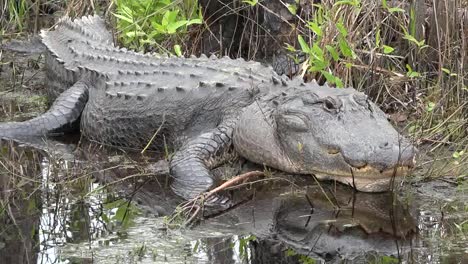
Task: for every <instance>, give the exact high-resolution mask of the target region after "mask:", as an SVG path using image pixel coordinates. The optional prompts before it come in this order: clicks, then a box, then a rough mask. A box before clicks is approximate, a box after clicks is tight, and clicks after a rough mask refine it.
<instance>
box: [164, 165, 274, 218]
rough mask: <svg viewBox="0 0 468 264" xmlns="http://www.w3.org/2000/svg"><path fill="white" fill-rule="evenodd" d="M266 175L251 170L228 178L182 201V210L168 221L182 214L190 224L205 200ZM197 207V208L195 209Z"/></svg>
mask: <svg viewBox="0 0 468 264" xmlns="http://www.w3.org/2000/svg"><path fill="white" fill-rule="evenodd" d="M263 175H265V173H264V172H262V171H250V172H247V173H244V174H240V175H238V176H236V177H234V178H232V179H229V180H227V181H226V182H224V183H223V184H221V185H220V186H218V187H216V188H214V189H212V190H210V191H208V192H205V193H202V194H200V195H198V196H197V197H195V198H193V199H191V200H189V201H187V202H185V203H182V204H181V205H180V206H179V208H181V211H179V212H176V213H175V214H173V216H172V217H171V218H170V220H169V221H168V223H169V224H170V223H172V222H174V221H175V220H176V219H178V216H180V215H181V214H182V215H183V216H184V217H186V218H187V220H186V221H185V222H184V224H183V225H184V226H185V225H188V224H190V223H192V222H193V221H194V220H195V219H196V217H197V216H198V215H199V214H200V212H201V211H202V210H200V209H201V208H202V207H203V206H204V205H203V202H204V201H205V200H206V199H207V198H209V197H211V196H213V195H215V194H216V193H219V192H221V191H223V190H225V189H227V188H232V187H235V186H236V185H240V184H241V183H243V182H245V181H247V180H248V179H250V178H254V177H259V176H263ZM194 209H195V210H194Z"/></svg>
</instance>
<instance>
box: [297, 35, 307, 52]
mask: <svg viewBox="0 0 468 264" xmlns="http://www.w3.org/2000/svg"><path fill="white" fill-rule="evenodd" d="M297 40H298V41H299V45H300V46H301V50H302V51H303V52H304V53H310V48H309V44H307V42H306V41H305V40H304V38H303V37H302V36H301V35H298V36H297Z"/></svg>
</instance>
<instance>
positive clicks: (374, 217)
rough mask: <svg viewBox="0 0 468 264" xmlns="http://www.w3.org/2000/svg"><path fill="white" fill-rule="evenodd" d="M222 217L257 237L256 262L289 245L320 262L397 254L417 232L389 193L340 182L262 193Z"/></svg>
mask: <svg viewBox="0 0 468 264" xmlns="http://www.w3.org/2000/svg"><path fill="white" fill-rule="evenodd" d="M322 187H324V188H325V189H328V188H327V185H324V186H322ZM221 218H226V219H229V218H230V219H231V224H234V225H236V226H237V228H241V229H243V230H245V231H247V232H250V233H253V234H255V235H257V237H259V238H260V239H259V240H258V242H257V246H258V247H257V248H258V250H255V251H254V252H253V255H254V256H255V258H257V259H258V260H259V263H265V262H264V261H266V259H278V256H281V254H280V253H284V252H287V251H286V249H288V248H289V249H290V250H291V249H292V250H293V251H294V252H295V253H296V254H303V255H307V256H311V257H315V258H318V259H325V260H332V259H355V258H356V257H365V256H366V254H365V253H366V252H369V251H374V252H375V253H378V254H384V255H393V256H398V255H399V254H401V252H399V250H401V247H402V246H403V245H405V246H408V241H410V238H411V235H412V234H413V233H414V232H415V231H416V222H415V220H414V219H413V218H412V217H411V215H410V214H409V213H408V210H405V209H404V208H403V206H402V204H400V203H399V202H398V201H397V200H394V199H393V197H392V195H391V194H390V193H382V194H368V193H353V192H351V191H350V189H349V188H346V187H343V186H336V189H334V190H333V192H331V191H325V192H324V191H322V188H320V187H318V186H311V187H309V188H307V189H306V190H305V191H299V192H293V193H291V192H290V190H287V189H284V188H283V190H274V191H273V192H269V193H262V194H260V195H258V196H257V197H256V199H255V200H254V201H252V202H250V203H249V204H246V205H245V206H242V207H241V208H239V209H236V210H234V211H233V212H229V213H227V214H225V215H223V216H222V217H221ZM215 221H219V220H215ZM405 241H406V242H405ZM272 244H274V245H275V246H272ZM406 248H408V247H406ZM279 249H281V250H279ZM270 254H271V255H270ZM282 257H283V258H284V257H286V256H282ZM260 260H261V261H260ZM287 261H290V259H289V260H287ZM285 263H286V262H285Z"/></svg>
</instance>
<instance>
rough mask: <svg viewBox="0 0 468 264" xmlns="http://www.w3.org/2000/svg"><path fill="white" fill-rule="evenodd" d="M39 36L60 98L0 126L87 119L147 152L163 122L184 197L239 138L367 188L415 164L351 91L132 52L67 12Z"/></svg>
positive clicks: (89, 133)
mask: <svg viewBox="0 0 468 264" xmlns="http://www.w3.org/2000/svg"><path fill="white" fill-rule="evenodd" d="M41 36H42V41H43V43H44V44H45V46H46V47H47V52H46V55H47V56H46V58H47V59H46V69H45V70H46V75H47V80H48V82H47V85H48V87H49V90H50V92H51V95H52V96H54V95H55V96H57V95H59V94H60V93H61V95H60V96H59V97H58V98H57V100H56V101H55V103H54V105H53V106H52V108H51V109H50V110H49V111H48V112H46V113H45V114H43V115H41V116H39V117H37V118H35V119H32V120H29V121H25V122H21V123H4V124H0V137H4V138H15V137H18V136H23V137H24V136H44V135H51V134H55V133H63V132H66V131H67V130H69V129H70V128H72V127H73V126H72V124H74V123H76V122H78V121H79V122H80V129H81V132H82V134H83V135H84V136H86V137H87V138H89V139H91V140H93V141H98V142H101V143H103V144H109V145H114V146H121V147H129V148H139V149H142V148H143V147H145V146H146V145H147V144H148V142H149V141H150V139H151V138H152V136H153V135H154V134H155V132H156V131H158V134H157V136H156V138H155V140H154V141H152V143H151V146H152V147H153V148H161V147H162V146H163V144H164V143H167V144H169V146H170V147H172V148H173V149H176V152H175V153H174V155H173V157H172V160H171V164H170V169H171V174H172V176H173V177H174V181H173V184H172V188H173V190H174V192H175V193H176V194H178V195H180V196H182V197H183V198H185V199H190V198H193V197H195V196H196V195H198V194H200V193H201V192H203V191H206V190H207V189H209V188H210V187H212V186H213V177H212V175H211V172H210V170H211V168H212V167H213V166H215V165H216V164H217V163H218V162H220V161H222V160H223V156H224V153H226V151H227V150H229V149H231V148H232V147H233V149H234V150H235V151H236V152H237V153H238V154H240V155H241V156H243V157H245V158H247V159H249V160H251V161H253V162H256V163H260V164H265V165H267V166H270V167H273V168H276V169H280V170H283V171H286V172H290V173H301V174H315V175H316V176H317V177H318V178H319V179H331V180H337V181H340V182H343V183H347V184H351V185H352V186H354V187H355V188H356V189H358V190H362V191H370V192H374V191H385V190H388V189H389V188H391V184H390V183H391V182H393V181H392V180H391V179H392V176H394V175H395V176H397V177H400V176H404V175H405V174H406V172H407V171H408V169H409V168H411V167H412V166H413V164H414V156H415V149H414V147H413V146H412V145H411V144H410V143H409V142H408V141H407V140H406V139H404V138H402V137H401V136H400V135H399V134H398V132H397V131H396V130H395V129H394V128H393V127H392V126H391V125H390V124H389V123H388V121H387V119H386V117H385V115H384V113H383V112H382V111H381V110H380V109H379V108H378V107H377V106H375V104H374V103H372V102H371V101H370V100H368V99H367V97H366V96H365V95H364V94H362V93H360V92H357V91H356V90H354V89H352V88H347V89H335V88H330V87H328V86H320V85H318V84H317V83H307V84H304V83H303V82H302V81H301V80H289V79H288V78H286V77H280V76H278V75H277V74H276V73H275V72H273V70H272V69H271V67H265V66H263V65H261V64H259V63H257V62H246V61H244V60H242V59H240V60H232V59H229V58H221V59H217V58H214V57H210V58H207V57H206V56H201V57H199V58H196V57H191V58H176V57H161V56H159V55H156V54H140V53H135V52H132V51H127V50H126V49H120V48H117V47H114V46H113V44H112V39H111V35H110V34H109V32H108V31H107V30H106V29H105V26H104V22H103V21H102V20H101V19H100V18H99V17H97V16H90V17H83V18H81V19H76V20H74V21H71V20H70V19H69V18H63V19H61V20H60V21H59V23H58V24H57V26H56V27H55V30H53V31H42V33H41ZM80 113H81V116H80Z"/></svg>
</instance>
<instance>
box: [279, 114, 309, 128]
mask: <svg viewBox="0 0 468 264" xmlns="http://www.w3.org/2000/svg"><path fill="white" fill-rule="evenodd" d="M277 122H278V124H279V125H282V126H286V127H288V128H291V129H292V130H295V131H298V132H305V131H308V130H309V126H308V125H307V123H306V122H305V121H304V119H303V118H301V117H299V116H297V115H291V114H283V115H280V116H278V118H277Z"/></svg>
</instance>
